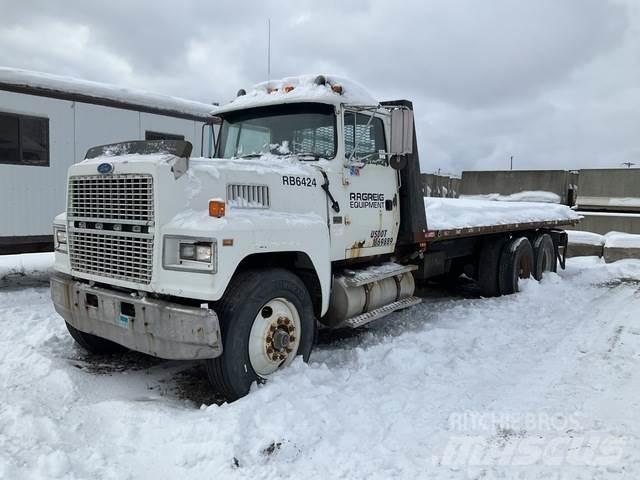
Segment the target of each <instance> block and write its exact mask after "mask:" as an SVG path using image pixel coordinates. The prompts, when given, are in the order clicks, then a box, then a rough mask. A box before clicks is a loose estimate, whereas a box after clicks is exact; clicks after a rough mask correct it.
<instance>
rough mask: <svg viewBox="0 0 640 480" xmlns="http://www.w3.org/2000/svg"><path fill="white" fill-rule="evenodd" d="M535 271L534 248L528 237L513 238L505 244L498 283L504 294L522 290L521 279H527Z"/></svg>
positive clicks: (501, 256) (501, 255)
mask: <svg viewBox="0 0 640 480" xmlns="http://www.w3.org/2000/svg"><path fill="white" fill-rule="evenodd" d="M532 273H533V248H532V247H531V242H529V239H528V238H526V237H516V238H512V239H511V240H509V242H507V244H505V246H504V248H503V249H502V253H501V254H500V266H499V268H498V283H499V286H500V293H501V294H502V295H510V294H512V293H516V292H519V291H520V279H527V278H529V277H531V274H532Z"/></svg>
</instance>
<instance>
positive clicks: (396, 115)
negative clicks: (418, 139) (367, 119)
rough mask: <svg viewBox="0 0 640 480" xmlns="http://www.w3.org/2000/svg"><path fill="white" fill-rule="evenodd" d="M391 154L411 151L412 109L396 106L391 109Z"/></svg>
mask: <svg viewBox="0 0 640 480" xmlns="http://www.w3.org/2000/svg"><path fill="white" fill-rule="evenodd" d="M389 153H390V154H391V155H407V154H411V153H413V110H409V109H406V108H397V109H395V110H392V111H391V149H390V151H389Z"/></svg>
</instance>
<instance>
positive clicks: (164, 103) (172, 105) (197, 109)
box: [0, 67, 214, 117]
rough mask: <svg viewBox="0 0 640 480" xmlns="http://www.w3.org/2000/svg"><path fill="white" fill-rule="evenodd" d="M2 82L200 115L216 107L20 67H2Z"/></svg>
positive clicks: (0, 76) (209, 114) (0, 73)
mask: <svg viewBox="0 0 640 480" xmlns="http://www.w3.org/2000/svg"><path fill="white" fill-rule="evenodd" d="M0 84H5V85H14V86H20V87H32V88H38V89H43V90H49V91H51V92H63V93H70V94H76V95H83V96H87V97H93V98H95V99H107V100H112V101H116V102H123V103H128V104H131V105H134V106H140V107H149V108H158V109H162V110H167V111H172V112H177V113H186V114H189V115H194V116H200V117H208V116H211V111H212V110H213V108H214V106H213V105H209V104H206V103H200V102H194V101H193V100H185V99H183V98H178V97H171V96H167V95H159V94H156V93H149V92H145V91H143V90H136V89H130V88H124V87H119V86H116V85H109V84H106V83H99V82H92V81H89V80H80V79H77V78H71V77H65V76H61V75H53V74H50V73H42V72H33V71H30V70H21V69H17V68H8V67H0Z"/></svg>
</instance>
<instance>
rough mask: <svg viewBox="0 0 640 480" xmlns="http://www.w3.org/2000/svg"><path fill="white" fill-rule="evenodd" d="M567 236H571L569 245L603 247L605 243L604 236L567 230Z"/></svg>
mask: <svg viewBox="0 0 640 480" xmlns="http://www.w3.org/2000/svg"><path fill="white" fill-rule="evenodd" d="M567 234H568V235H569V244H576V245H594V246H601V245H604V241H605V237H604V235H600V234H598V233H593V232H582V231H580V230H567Z"/></svg>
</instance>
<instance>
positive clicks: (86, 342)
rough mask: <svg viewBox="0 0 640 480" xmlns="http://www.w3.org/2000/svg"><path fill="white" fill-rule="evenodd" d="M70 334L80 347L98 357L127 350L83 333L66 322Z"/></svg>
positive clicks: (104, 339)
mask: <svg viewBox="0 0 640 480" xmlns="http://www.w3.org/2000/svg"><path fill="white" fill-rule="evenodd" d="M65 323H66V325H67V330H69V334H70V335H71V336H72V337H73V339H74V340H75V341H76V343H77V344H78V345H80V346H81V347H82V348H84V349H85V350H86V351H87V352H89V353H93V354H96V355H111V354H115V353H123V352H126V351H127V349H126V348H125V347H123V346H122V345H119V344H117V343H114V342H112V341H111V340H107V339H106V338H101V337H96V336H95V335H91V334H90V333H85V332H81V331H80V330H78V329H77V328H75V327H74V326H73V325H71V324H70V323H69V322H65Z"/></svg>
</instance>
